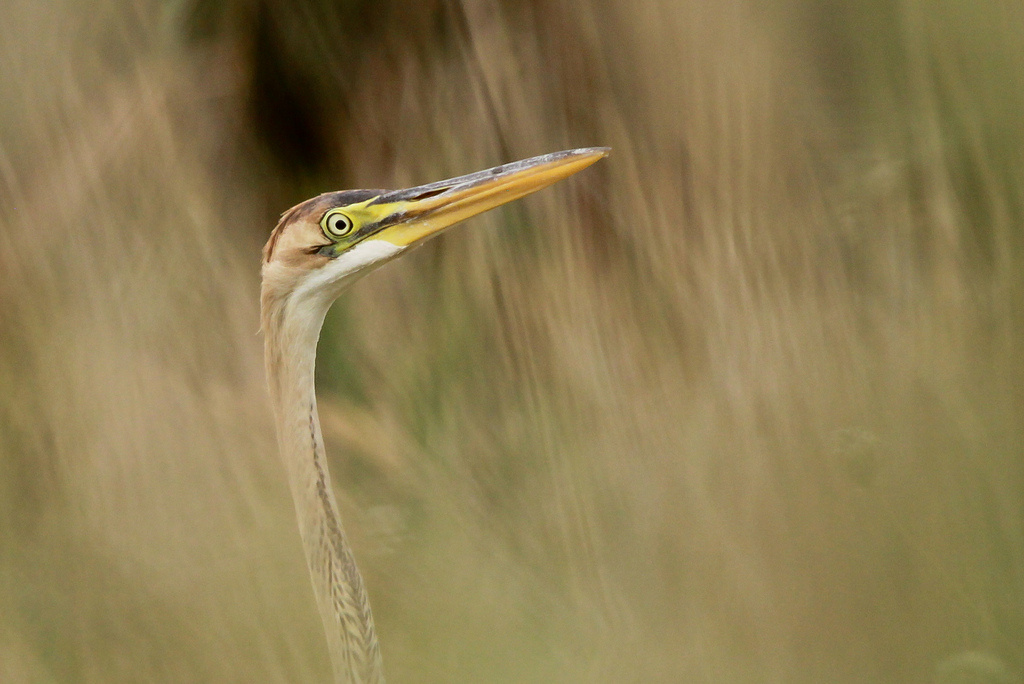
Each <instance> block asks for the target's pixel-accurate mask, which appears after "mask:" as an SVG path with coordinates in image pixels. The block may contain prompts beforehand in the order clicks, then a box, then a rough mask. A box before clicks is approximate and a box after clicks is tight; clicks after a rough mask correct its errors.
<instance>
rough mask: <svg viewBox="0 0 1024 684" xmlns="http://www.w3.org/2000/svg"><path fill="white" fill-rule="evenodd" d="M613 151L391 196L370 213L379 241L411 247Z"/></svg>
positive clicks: (531, 162)
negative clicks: (375, 215)
mask: <svg viewBox="0 0 1024 684" xmlns="http://www.w3.org/2000/svg"><path fill="white" fill-rule="evenodd" d="M609 151H610V150H609V148H607V147H588V148H583V149H578V150H566V151H564V152H554V153H552V154H545V155H543V156H540V157H533V158H532V159H524V160H523V161H517V162H513V163H511V164H505V165H504V166H496V167H494V168H493V169H487V170H486V171H478V172H477V173H471V174H469V175H468V176H459V177H458V178H451V179H449V180H444V181H439V182H437V183H429V184H427V185H420V186H418V187H415V188H409V189H406V190H396V191H394V192H388V193H385V194H383V195H381V196H380V197H377V198H376V199H374V200H373V201H371V202H369V203H368V205H367V207H366V209H367V210H370V211H372V212H373V213H375V214H378V212H380V213H379V214H378V216H381V218H380V219H379V223H378V225H379V226H380V228H379V229H378V230H376V231H374V234H373V239H375V240H386V241H387V242H390V243H392V244H394V245H398V246H400V247H408V246H411V245H414V244H415V243H417V242H421V241H423V240H426V239H427V238H430V237H433V236H435V235H437V234H438V233H440V232H441V231H443V230H444V229H445V228H448V227H449V226H452V225H454V224H456V223H458V222H459V221H462V220H463V219H467V218H469V217H470V216H475V215H477V214H479V213H481V212H484V211H487V210H488V209H493V208H494V207H497V206H499V205H502V204H505V203H506V202H511V201H512V200H515V199H519V198H520V197H524V196H526V195H529V194H530V193H532V192H536V191H537V190H540V189H542V188H546V187H547V186H549V185H551V184H552V183H555V182H557V181H560V180H562V179H563V178H566V177H568V176H571V175H572V174H574V173H576V172H577V171H582V170H583V169H585V168H587V167H588V166H590V165H591V164H593V163H594V162H596V161H597V160H598V159H601V158H602V157H607V156H608V152H609Z"/></svg>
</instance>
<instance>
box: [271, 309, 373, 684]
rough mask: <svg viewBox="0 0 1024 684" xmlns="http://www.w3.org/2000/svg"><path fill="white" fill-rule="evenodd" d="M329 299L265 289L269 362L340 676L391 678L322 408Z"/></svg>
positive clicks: (366, 680)
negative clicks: (319, 381) (321, 361)
mask: <svg viewBox="0 0 1024 684" xmlns="http://www.w3.org/2000/svg"><path fill="white" fill-rule="evenodd" d="M329 306H330V302H329V301H323V300H320V299H319V298H315V297H314V298H301V299H300V298H298V297H295V296H290V297H289V296H285V297H282V298H276V297H273V296H268V293H267V292H264V297H263V331H264V335H265V336H266V348H265V351H266V367H267V380H268V382H269V385H270V395H271V399H272V401H273V404H274V415H275V418H276V421H277V438H278V446H279V447H280V451H281V456H282V458H283V459H284V463H285V467H286V468H287V470H288V482H289V484H290V486H291V491H292V496H293V498H294V500H295V511H296V513H297V515H298V522H299V533H300V535H301V537H302V543H303V545H304V547H305V550H306V559H307V561H308V565H309V572H310V576H311V577H312V580H313V589H314V592H315V594H316V600H317V605H318V606H319V608H320V616H321V618H322V619H323V623H324V630H325V631H326V634H327V642H328V646H329V648H330V654H331V663H332V666H333V668H334V676H335V680H336V681H337V682H339V683H341V682H344V683H346V684H355V683H359V684H378V683H379V682H383V681H384V676H383V669H382V667H381V657H380V647H379V646H378V643H377V635H376V631H375V629H374V626H373V616H372V615H371V613H370V603H369V599H368V597H367V594H366V589H365V588H364V586H363V580H362V577H361V576H360V574H359V570H358V569H357V568H356V564H355V559H354V558H353V556H352V551H351V549H350V548H349V545H348V542H347V540H346V539H345V533H344V531H343V530H342V526H341V518H340V517H339V515H338V505H337V502H336V501H335V499H334V492H333V491H332V489H331V479H330V475H329V473H328V470H327V459H326V457H325V454H324V446H323V438H322V436H321V433H320V420H319V417H318V415H317V409H316V392H315V389H314V381H313V374H314V367H315V364H316V344H317V340H318V338H319V336H320V328H321V327H322V325H323V321H324V316H325V315H326V313H327V308H328V307H329Z"/></svg>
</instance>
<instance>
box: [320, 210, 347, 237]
mask: <svg viewBox="0 0 1024 684" xmlns="http://www.w3.org/2000/svg"><path fill="white" fill-rule="evenodd" d="M320 227H321V228H323V231H324V235H326V236H327V237H329V238H342V237H345V236H346V235H348V234H349V233H351V232H352V219H350V218H349V217H348V216H346V215H345V214H344V213H342V211H341V209H331V210H330V211H329V212H327V213H326V214H324V217H323V218H322V219H320Z"/></svg>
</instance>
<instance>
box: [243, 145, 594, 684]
mask: <svg viewBox="0 0 1024 684" xmlns="http://www.w3.org/2000/svg"><path fill="white" fill-rule="evenodd" d="M608 152H609V149H608V148H605V147H591V148H582V149H575V150H566V151H563V152H555V153H552V154H546V155H542V156H539V157H533V158H530V159H524V160H522V161H518V162H513V163H511V164H505V165H503V166H497V167H494V168H492V169H487V170H485V171H479V172H476V173H471V174H469V175H466V176H459V177H457V178H451V179H449V180H444V181H439V182H436V183H428V184H426V185H420V186H417V187H414V188H408V189H405V190H345V191H340V192H328V193H325V194H322V195H319V196H317V197H314V198H312V199H309V200H307V201H305V202H302V203H301V204H298V205H296V206H294V207H292V208H291V209H289V210H288V211H286V212H285V213H284V214H282V216H281V220H280V221H279V222H278V224H277V227H275V228H274V230H273V232H272V233H271V234H270V238H269V239H268V240H267V244H266V246H265V247H264V248H263V266H262V276H263V278H262V288H261V294H260V305H261V306H260V308H261V312H260V316H261V323H262V329H263V333H264V343H265V350H264V351H265V362H266V372H267V383H268V387H269V392H270V397H271V404H272V408H273V411H274V419H275V424H276V432H277V441H278V448H279V450H280V452H281V457H282V459H283V460H284V463H285V467H286V470H287V475H288V483H289V488H290V490H291V494H292V498H293V499H294V503H295V512H296V515H297V518H298V527H299V536H300V538H301V540H302V544H303V548H304V550H305V553H306V563H307V566H308V568H309V574H310V578H311V580H312V585H313V593H314V596H315V599H316V603H317V608H318V609H319V612H320V617H321V620H322V621H323V626H324V632H325V634H326V637H327V645H328V649H329V653H330V657H331V666H332V669H333V672H334V679H335V681H336V682H345V683H346V684H356V683H358V684H378V683H379V682H383V681H384V674H383V666H382V664H381V655H380V646H379V644H378V641H377V635H376V630H375V628H374V624H373V615H372V613H371V611H370V601H369V597H368V595H367V591H366V587H365V585H364V583H363V579H362V577H361V575H360V574H359V570H358V568H357V567H356V562H355V558H354V557H353V554H352V549H351V547H350V546H349V544H348V541H347V540H346V538H345V532H344V530H343V528H342V525H341V518H340V517H339V515H338V504H337V501H336V500H335V497H334V492H333V490H332V487H331V479H330V474H329V472H328V469H327V457H326V454H325V452H324V442H323V436H322V434H321V431H320V420H319V417H318V414H317V404H316V392H315V387H314V381H313V371H314V366H315V363H316V345H317V340H318V339H319V337H320V330H321V328H322V326H323V322H324V317H325V316H326V315H327V310H328V309H329V308H330V306H331V304H332V303H333V302H334V300H335V299H337V297H338V295H339V294H341V292H342V291H343V290H344V289H345V288H346V287H348V286H349V285H351V284H352V283H353V282H355V281H356V280H357V279H358V278H360V277H361V276H363V275H366V274H367V273H369V272H370V271H373V270H374V269H376V268H378V267H380V266H382V265H383V264H385V263H387V262H388V261H391V260H392V259H395V258H397V257H398V256H400V255H402V254H404V253H406V252H409V251H410V250H412V249H413V248H415V247H417V246H418V245H421V244H423V243H424V242H425V241H427V240H429V239H430V238H433V237H435V236H437V235H440V234H441V233H442V232H443V231H444V230H445V229H447V228H449V227H450V226H452V225H454V224H455V223H458V222H459V221H462V220H464V219H467V218H469V217H471V216H474V215H476V214H479V213H481V212H484V211H487V210H488V209H493V208H494V207H497V206H499V205H502V204H505V203H506V202H511V201H512V200H515V199H519V198H520V197H524V196H526V195H528V194H530V193H532V192H536V191H537V190H540V189H542V188H545V187H547V186H549V185H551V184H552V183H555V182H556V181H559V180H561V179H563V178H566V177H568V176H571V175H572V174H574V173H576V172H578V171H581V170H583V169H584V168H586V167H588V166H590V165H591V164H593V163H594V162H596V161H597V160H599V159H601V158H602V157H605V156H607V155H608Z"/></svg>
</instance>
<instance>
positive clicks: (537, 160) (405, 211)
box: [263, 147, 608, 313]
mask: <svg viewBox="0 0 1024 684" xmlns="http://www.w3.org/2000/svg"><path fill="white" fill-rule="evenodd" d="M607 154H608V148H604V147H594V148H585V149H578V150H568V151H565V152H555V153H553V154H546V155H543V156H540V157H533V158H532V159H525V160H523V161H518V162H514V163H511V164H505V165H503V166H497V167H495V168H493V169H487V170H486V171H479V172H477V173H471V174H469V175H467V176H460V177H458V178H451V179H449V180H444V181H439V182H436V183H428V184H427V185H420V186H418V187H415V188H408V189H406V190H346V191H342V192H329V193H326V194H323V195H320V196H318V197H314V198H313V199H310V200H307V201H305V202H303V203H302V204H299V205H297V206H295V207H292V208H291V209H289V210H288V211H286V212H285V213H284V214H283V215H282V217H281V221H280V222H279V223H278V225H277V227H276V228H275V229H274V231H273V233H272V234H271V235H270V239H269V240H268V241H267V244H266V247H264V249H263V308H264V313H266V312H267V310H268V307H270V306H271V305H273V304H277V305H278V306H277V307H276V308H278V309H281V308H284V307H283V306H282V305H285V304H288V303H291V304H300V303H301V304H302V305H303V308H307V307H306V305H309V308H311V309H314V310H322V311H324V312H326V309H327V307H329V306H330V304H331V302H333V301H334V299H335V298H336V297H337V296H338V294H339V293H340V292H341V290H342V289H343V288H344V287H345V286H346V285H347V284H349V283H351V282H352V281H354V280H355V279H356V278H358V277H359V276H361V275H364V274H366V273H368V272H370V271H372V270H373V269H375V268H377V267H378V266H380V265H382V264H384V263H386V262H387V261H390V260H391V259H394V258H395V257H397V256H399V255H400V254H402V253H404V252H406V251H408V250H410V249H412V248H414V247H416V246H417V245H419V244H422V243H423V242H425V241H426V240H429V239H430V238H432V237H434V236H436V235H439V234H440V233H441V232H443V231H444V230H445V229H446V228H448V227H450V226H452V225H454V224H455V223H458V222H459V221H462V220H463V219H467V218H469V217H470V216H474V215H476V214H479V213H481V212H484V211H487V210H488V209H492V208H494V207H497V206H499V205H502V204H505V203H506V202H511V201H512V200H515V199H518V198H520V197H523V196H525V195H528V194H530V193H532V192H535V191H537V190H540V189H541V188H545V187H547V186H548V185H551V184H552V183H554V182H556V181H559V180H561V179H563V178H566V177H567V176H570V175H572V174H574V173H576V172H577V171H581V170H582V169H584V168H586V167H588V166H590V165H591V164H593V163H594V162H596V161H597V160H598V159H601V158H602V157H605V156H607Z"/></svg>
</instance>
